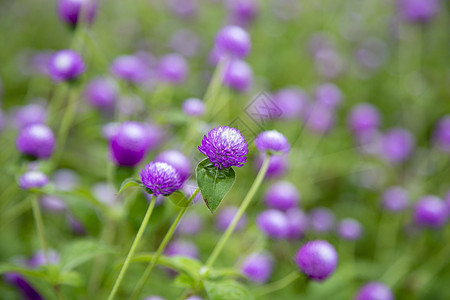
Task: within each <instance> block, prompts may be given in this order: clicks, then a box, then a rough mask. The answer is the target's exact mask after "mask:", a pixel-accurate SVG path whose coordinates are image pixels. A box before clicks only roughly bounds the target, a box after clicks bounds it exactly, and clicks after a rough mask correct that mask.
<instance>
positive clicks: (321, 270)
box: [295, 240, 338, 281]
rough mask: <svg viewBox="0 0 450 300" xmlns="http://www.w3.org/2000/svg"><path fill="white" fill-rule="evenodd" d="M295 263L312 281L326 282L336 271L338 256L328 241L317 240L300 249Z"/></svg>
mask: <svg viewBox="0 0 450 300" xmlns="http://www.w3.org/2000/svg"><path fill="white" fill-rule="evenodd" d="M295 262H296V263H297V265H298V266H299V268H300V269H301V270H302V271H303V272H304V273H305V274H306V275H307V276H308V277H309V278H311V279H312V280H315V281H324V280H325V279H327V278H328V277H330V276H331V275H332V274H333V273H334V271H335V270H336V267H337V263H338V254H337V252H336V249H335V248H334V246H333V245H331V244H330V243H328V242H327V241H323V240H315V241H311V242H308V243H306V244H305V245H303V246H302V247H301V248H300V250H299V251H298V253H297V257H296V260H295Z"/></svg>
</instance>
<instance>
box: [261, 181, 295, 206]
mask: <svg viewBox="0 0 450 300" xmlns="http://www.w3.org/2000/svg"><path fill="white" fill-rule="evenodd" d="M264 198H265V201H266V204H267V205H268V206H269V207H271V208H275V209H279V210H283V211H286V210H288V209H290V208H293V207H296V206H297V205H298V204H299V202H300V193H299V191H298V189H297V188H296V187H295V185H293V184H292V183H290V182H288V181H279V182H277V183H275V184H273V185H272V186H271V187H270V188H269V189H268V190H267V192H266V194H265V197H264Z"/></svg>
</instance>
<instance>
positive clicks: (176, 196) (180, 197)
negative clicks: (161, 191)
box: [167, 191, 189, 207]
mask: <svg viewBox="0 0 450 300" xmlns="http://www.w3.org/2000/svg"><path fill="white" fill-rule="evenodd" d="M167 198H168V199H169V200H170V201H171V202H172V203H173V204H175V205H176V206H178V207H186V206H188V205H189V203H188V198H187V197H186V195H185V194H183V193H182V192H181V191H176V192H174V193H172V194H170V195H169V196H167Z"/></svg>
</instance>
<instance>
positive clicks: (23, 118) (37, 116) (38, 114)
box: [14, 104, 47, 128]
mask: <svg viewBox="0 0 450 300" xmlns="http://www.w3.org/2000/svg"><path fill="white" fill-rule="evenodd" d="M46 121H47V110H46V109H45V107H44V106H42V105H40V104H28V105H25V106H23V107H21V108H19V109H18V110H17V111H16V112H15V114H14V123H15V125H16V126H17V127H18V128H24V127H27V126H28V125H32V124H45V122H46Z"/></svg>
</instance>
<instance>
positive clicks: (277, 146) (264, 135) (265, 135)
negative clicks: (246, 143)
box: [255, 130, 291, 154]
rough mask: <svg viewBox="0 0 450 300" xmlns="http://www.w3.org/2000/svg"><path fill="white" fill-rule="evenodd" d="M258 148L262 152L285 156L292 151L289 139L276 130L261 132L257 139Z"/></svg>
mask: <svg viewBox="0 0 450 300" xmlns="http://www.w3.org/2000/svg"><path fill="white" fill-rule="evenodd" d="M255 145H256V148H258V150H259V151H261V152H267V153H271V154H272V153H273V154H283V153H284V154H285V153H288V152H289V150H290V149H291V145H290V144H289V141H288V139H287V138H286V137H285V136H284V135H283V134H282V133H280V132H278V131H276V130H268V131H263V132H261V133H260V134H259V135H258V136H257V137H256V139H255Z"/></svg>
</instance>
